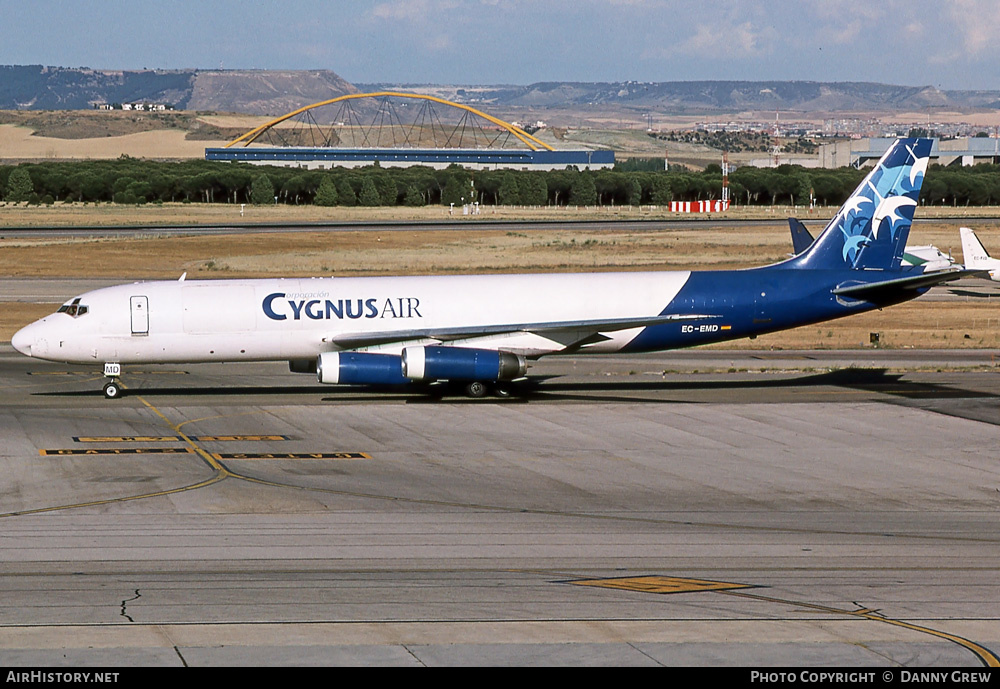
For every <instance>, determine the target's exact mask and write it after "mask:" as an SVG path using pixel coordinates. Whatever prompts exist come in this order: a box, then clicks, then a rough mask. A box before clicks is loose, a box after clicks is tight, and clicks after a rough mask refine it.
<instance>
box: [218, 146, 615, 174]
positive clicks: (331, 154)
mask: <svg viewBox="0 0 1000 689" xmlns="http://www.w3.org/2000/svg"><path fill="white" fill-rule="evenodd" d="M205 159H206V160H228V161H238V162H243V163H256V164H258V165H294V166H301V167H318V166H320V165H324V166H325V165H330V166H331V167H333V166H335V165H339V166H345V167H359V166H362V165H371V164H373V163H374V162H375V161H378V162H379V164H380V165H389V166H411V165H430V166H435V167H437V166H440V167H446V166H448V165H452V164H458V165H464V166H467V167H474V168H517V169H521V168H527V169H542V170H552V169H562V168H564V167H567V166H570V165H575V166H576V167H579V168H584V167H591V168H605V167H613V166H614V164H615V152H614V151H582V150H577V151H525V150H518V149H508V150H505V149H496V150H490V149H475V148H472V149H462V148H299V147H273V148H270V147H268V148H265V147H248V148H206V149H205Z"/></svg>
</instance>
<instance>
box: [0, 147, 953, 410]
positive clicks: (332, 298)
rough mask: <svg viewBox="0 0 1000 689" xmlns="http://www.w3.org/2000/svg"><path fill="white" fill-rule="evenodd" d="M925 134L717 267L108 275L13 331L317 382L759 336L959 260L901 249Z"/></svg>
mask: <svg viewBox="0 0 1000 689" xmlns="http://www.w3.org/2000/svg"><path fill="white" fill-rule="evenodd" d="M930 143H931V142H930V140H929V139H900V140H898V141H897V142H895V143H894V144H893V146H891V147H890V149H889V150H888V151H887V152H886V154H885V156H883V158H882V159H881V160H880V161H879V163H878V164H877V165H876V166H875V167H874V169H873V170H872V171H871V173H869V175H868V176H867V177H866V178H865V179H864V181H863V182H862V183H861V185H860V186H859V187H858V188H857V190H855V192H854V194H852V196H851V197H850V198H849V199H848V201H847V203H845V205H844V206H843V207H842V208H841V209H840V211H839V212H838V213H837V215H836V216H835V217H834V218H833V219H832V220H831V221H830V224H829V225H828V226H827V228H826V230H825V231H824V232H823V234H822V235H820V237H819V238H818V239H817V240H816V241H815V242H813V243H812V245H811V246H810V247H809V248H808V249H807V250H806V251H804V252H802V253H800V254H799V255H797V256H795V257H793V258H790V259H788V260H787V261H783V262H781V263H777V264H774V265H771V266H765V267H762V268H753V269H747V270H729V271H698V272H690V271H682V272H673V271H671V272H624V273H591V274H550V275H465V276H430V277H427V276H415V277H374V278H336V277H334V278H313V279H264V280H198V281H195V280H184V279H183V277H182V279H181V280H178V281H171V282H140V283H135V284H131V285H120V286H116V287H108V288H105V289H99V290H95V291H92V292H88V293H86V294H83V295H81V296H79V297H76V298H75V299H73V300H71V301H69V302H68V303H66V304H65V305H63V306H62V308H60V309H59V311H58V312H57V313H54V314H52V315H50V316H47V317H45V318H43V319H41V320H39V321H37V322H35V323H32V324H30V325H28V326H26V327H24V328H23V329H21V330H20V331H18V332H17V333H16V334H15V335H14V337H13V338H12V340H11V343H12V344H13V346H14V347H15V348H16V349H17V350H18V351H19V352H22V353H24V354H26V355H28V356H32V357H37V358H40V359H47V360H52V361H60V362H67V363H95V364H100V363H103V364H105V369H104V370H105V374H106V375H108V376H110V377H111V381H110V382H109V383H108V384H107V385H105V387H104V392H105V395H106V396H107V397H109V398H110V397H117V396H119V395H120V394H121V391H122V388H121V385H120V384H119V382H118V379H117V376H118V375H119V374H120V373H121V367H122V365H128V364H147V363H196V362H212V361H235V362H239V361H288V362H289V365H290V368H291V370H293V371H299V372H313V371H315V372H316V374H317V377H318V379H319V381H320V382H322V383H334V384H336V383H344V384H361V385H385V384H390V385H398V384H408V383H412V382H440V381H446V382H448V383H458V384H460V385H462V386H464V387H465V390H466V394H468V395H471V396H482V395H484V394H486V392H487V391H488V390H490V389H491V388H492V389H493V390H494V391H495V392H496V393H497V394H499V395H505V394H509V388H508V387H507V386H506V383H508V382H509V381H515V380H518V379H521V378H523V377H524V376H525V373H526V369H527V362H528V361H529V360H532V359H536V358H538V357H541V356H545V355H552V354H567V353H588V352H622V351H628V352H644V351H655V350H664V349H674V348H680V347H690V346H693V345H699V344H705V343H709V342H718V341H722V340H731V339H735V338H742V337H755V336H757V335H760V334H763V333H769V332H775V331H779V330H784V329H787V328H793V327H796V326H800V325H806V324H810V323H817V322H821V321H825V320H830V319H833V318H839V317H841V316H847V315H850V314H854V313H861V312H864V311H869V310H871V309H876V308H882V307H885V306H889V305H892V304H897V303H900V302H903V301H907V300H909V299H913V298H915V297H917V296H919V295H920V294H923V293H924V292H926V291H927V290H928V289H929V288H930V287H932V286H933V285H936V284H939V283H942V282H948V281H951V280H954V279H957V278H959V277H961V276H962V275H965V274H967V273H966V271H963V270H961V269H958V268H950V269H947V270H941V271H927V270H926V269H925V268H924V267H914V266H903V265H901V260H902V255H903V249H904V247H905V245H906V238H907V236H908V234H909V229H910V224H911V221H912V219H913V211H914V209H915V208H916V205H917V196H918V194H919V191H920V186H921V183H922V182H923V178H924V172H925V170H926V169H927V161H928V159H929V154H930Z"/></svg>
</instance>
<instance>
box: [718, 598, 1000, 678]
mask: <svg viewBox="0 0 1000 689" xmlns="http://www.w3.org/2000/svg"><path fill="white" fill-rule="evenodd" d="M719 593H722V594H724V595H729V596H739V597H740V598H752V599H755V600H762V601H768V602H772V603H782V604H785V605H787V604H792V605H797V606H800V607H805V608H810V609H812V610H819V611H821V612H828V613H835V614H838V615H851V616H852V617H862V618H864V619H866V620H872V621H873V622H882V623H884V624H891V625H893V626H895V627H902V628H904V629H910V630H913V631H915V632H921V633H923V634H930V635H931V636H936V637H937V638H939V639H945V640H947V641H951V642H952V643H955V644H958V645H959V646H961V647H963V648H965V649H967V650H969V651H971V652H972V653H974V654H975V655H976V656H977V657H978V658H979V660H980V661H981V662H982V663H983V665H985V666H986V667H1000V657H997V655H996V654H995V653H993V652H992V651H990V650H989V649H987V648H984V647H983V646H980V645H979V644H977V643H976V642H974V641H969V640H968V639H965V638H963V637H961V636H956V635H955V634H949V633H948V632H942V631H939V630H937V629H931V628H930V627H924V626H921V625H917V624H912V623H910V622H903V621H902V620H894V619H892V618H891V617H886V616H885V615H884V614H882V613H881V612H879V611H878V610H875V609H872V608H860V609H858V610H842V609H840V608H833V607H830V606H828V605H818V604H816V603H802V602H798V601H789V600H784V599H781V598H772V597H770V596H762V595H759V594H754V593H746V592H745V591H720V592H719Z"/></svg>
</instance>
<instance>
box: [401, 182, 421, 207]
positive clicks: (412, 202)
mask: <svg viewBox="0 0 1000 689" xmlns="http://www.w3.org/2000/svg"><path fill="white" fill-rule="evenodd" d="M403 203H405V204H406V205H407V206H423V205H424V204H425V201H424V195H423V194H421V193H420V190H419V189H417V186H416V185H415V184H411V185H410V186H408V187H407V188H406V198H405V200H404V201H403Z"/></svg>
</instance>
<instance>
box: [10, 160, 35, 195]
mask: <svg viewBox="0 0 1000 689" xmlns="http://www.w3.org/2000/svg"><path fill="white" fill-rule="evenodd" d="M34 192H35V185H34V183H33V182H32V181H31V175H29V174H28V171H27V170H26V169H25V168H23V167H18V168H14V170H13V171H12V172H11V173H10V177H8V178H7V200H8V201H14V202H15V203H18V202H21V201H27V200H28V199H29V198H30V197H31V195H32V194H33V193H34Z"/></svg>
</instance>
